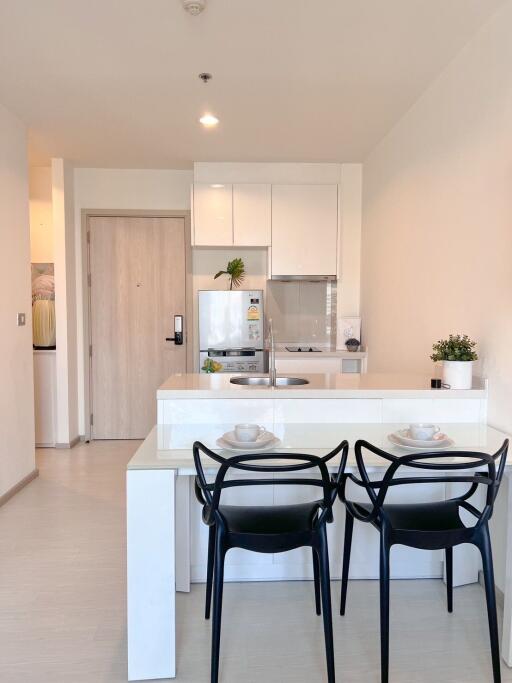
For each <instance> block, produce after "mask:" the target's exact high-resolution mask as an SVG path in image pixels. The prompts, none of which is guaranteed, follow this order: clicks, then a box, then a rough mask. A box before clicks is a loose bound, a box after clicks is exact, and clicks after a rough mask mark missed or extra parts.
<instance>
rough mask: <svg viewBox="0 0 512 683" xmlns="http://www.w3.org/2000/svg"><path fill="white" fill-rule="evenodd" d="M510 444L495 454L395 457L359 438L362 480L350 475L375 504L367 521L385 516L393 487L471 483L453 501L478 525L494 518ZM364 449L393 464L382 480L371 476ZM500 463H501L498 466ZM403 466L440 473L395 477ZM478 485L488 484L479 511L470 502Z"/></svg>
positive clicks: (443, 453)
mask: <svg viewBox="0 0 512 683" xmlns="http://www.w3.org/2000/svg"><path fill="white" fill-rule="evenodd" d="M508 444H509V442H508V439H505V441H504V442H503V444H502V445H501V447H500V448H499V449H498V451H497V452H496V453H494V455H489V454H487V453H479V452H475V451H442V452H439V451H433V452H420V453H410V454H407V455H403V456H396V455H392V454H391V453H387V452H386V451H383V450H381V449H380V448H377V446H374V445H373V444H370V443H368V442H367V441H364V440H359V441H357V442H356V445H355V455H356V462H357V468H358V470H359V475H360V477H361V481H356V480H355V478H353V477H350V478H351V479H352V480H353V481H354V482H355V483H358V484H359V485H361V486H363V487H364V488H365V489H366V492H367V493H368V497H369V498H370V501H371V502H372V503H373V510H372V511H371V512H370V513H369V514H368V516H367V517H366V518H365V520H364V521H373V520H374V519H376V518H377V517H378V516H381V517H383V505H384V501H385V499H386V495H387V493H388V490H389V489H390V487H394V486H404V485H410V484H427V483H431V484H438V483H445V484H449V483H455V484H456V483H461V484H468V490H467V491H466V492H465V493H464V494H462V495H461V496H458V497H457V498H454V499H453V500H456V501H457V502H458V503H459V504H460V505H461V506H462V507H464V508H465V509H466V510H468V511H469V512H471V513H472V514H473V515H474V516H475V517H477V522H476V524H477V525H478V524H482V523H483V522H484V521H486V520H488V519H489V518H490V517H491V515H492V512H493V507H494V501H495V500H496V496H497V495H498V491H499V487H500V484H501V480H502V478H503V473H504V470H505V464H506V461H507V454H508ZM364 451H370V452H371V453H373V454H374V455H378V456H379V457H381V458H383V459H384V460H387V461H388V462H389V463H390V465H389V467H388V468H387V470H386V472H385V474H384V477H383V478H382V479H380V480H378V481H375V480H374V481H372V480H371V479H370V477H369V474H368V470H367V468H366V464H365V459H364ZM497 463H498V466H496V465H497ZM401 467H407V468H413V469H420V470H430V471H432V472H436V473H439V474H434V475H433V476H418V475H416V476H413V475H410V474H409V473H407V474H406V475H405V476H396V475H397V474H398V471H399V469H400V468H401ZM349 476H350V475H349ZM479 486H486V487H487V495H486V500H485V506H484V508H483V509H482V510H478V509H477V508H475V507H474V506H473V505H471V504H470V503H469V502H468V500H469V499H470V498H471V497H472V496H473V495H474V494H475V493H476V491H477V489H478V487H479Z"/></svg>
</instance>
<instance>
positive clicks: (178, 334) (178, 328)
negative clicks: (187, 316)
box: [165, 315, 183, 346]
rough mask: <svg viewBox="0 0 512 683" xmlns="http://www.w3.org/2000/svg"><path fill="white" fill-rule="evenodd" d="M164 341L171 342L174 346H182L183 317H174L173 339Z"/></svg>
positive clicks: (168, 338)
mask: <svg viewBox="0 0 512 683" xmlns="http://www.w3.org/2000/svg"><path fill="white" fill-rule="evenodd" d="M165 341H172V342H174V343H175V344H176V346H181V345H182V344H183V316H182V315H175V316H174V337H166V338H165Z"/></svg>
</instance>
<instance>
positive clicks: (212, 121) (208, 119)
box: [199, 114, 219, 128]
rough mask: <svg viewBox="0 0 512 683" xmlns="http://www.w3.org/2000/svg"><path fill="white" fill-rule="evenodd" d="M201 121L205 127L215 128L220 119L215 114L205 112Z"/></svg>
mask: <svg viewBox="0 0 512 683" xmlns="http://www.w3.org/2000/svg"><path fill="white" fill-rule="evenodd" d="M199 123H202V124H203V126H204V127H205V128H213V127H214V126H216V125H217V124H218V123H219V119H218V118H217V117H216V116H214V115H213V114H203V115H202V116H201V118H200V119H199Z"/></svg>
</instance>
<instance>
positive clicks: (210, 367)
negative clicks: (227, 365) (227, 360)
mask: <svg viewBox="0 0 512 683" xmlns="http://www.w3.org/2000/svg"><path fill="white" fill-rule="evenodd" d="M201 370H203V372H219V371H220V370H222V364H221V363H218V362H217V361H216V360H213V358H207V359H206V360H205V361H204V363H203V367H202V368H201Z"/></svg>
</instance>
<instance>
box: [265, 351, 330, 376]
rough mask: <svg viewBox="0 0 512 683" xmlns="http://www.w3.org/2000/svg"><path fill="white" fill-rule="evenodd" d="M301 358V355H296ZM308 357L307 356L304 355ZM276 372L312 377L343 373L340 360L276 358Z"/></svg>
mask: <svg viewBox="0 0 512 683" xmlns="http://www.w3.org/2000/svg"><path fill="white" fill-rule="evenodd" d="M295 355H297V356H300V355H301V354H299V353H297V354H295ZM304 355H307V354H304ZM276 370H277V372H279V373H282V374H284V375H289V374H291V373H296V374H299V375H300V374H301V373H302V374H303V375H304V374H305V375H308V374H309V375H311V374H316V373H320V374H323V373H329V374H330V373H333V374H338V373H339V372H340V371H341V364H340V359H339V358H324V359H322V358H290V359H288V358H276Z"/></svg>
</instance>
